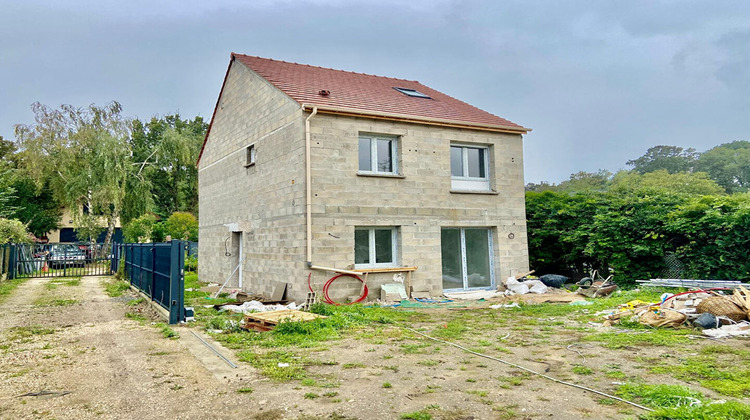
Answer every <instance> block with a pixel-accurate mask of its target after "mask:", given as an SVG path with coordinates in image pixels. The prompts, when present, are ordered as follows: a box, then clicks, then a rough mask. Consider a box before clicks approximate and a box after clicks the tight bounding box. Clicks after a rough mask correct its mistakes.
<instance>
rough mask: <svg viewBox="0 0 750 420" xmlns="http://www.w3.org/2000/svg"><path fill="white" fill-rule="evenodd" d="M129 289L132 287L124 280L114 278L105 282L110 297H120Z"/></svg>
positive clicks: (105, 288) (105, 289)
mask: <svg viewBox="0 0 750 420" xmlns="http://www.w3.org/2000/svg"><path fill="white" fill-rule="evenodd" d="M128 289H130V284H128V283H126V282H124V281H122V280H115V279H112V280H109V281H107V282H105V283H104V291H105V292H106V293H107V295H109V297H120V296H122V295H123V294H124V293H125V291H126V290H128Z"/></svg>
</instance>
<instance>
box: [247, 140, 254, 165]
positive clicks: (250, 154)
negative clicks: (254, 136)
mask: <svg viewBox="0 0 750 420" xmlns="http://www.w3.org/2000/svg"><path fill="white" fill-rule="evenodd" d="M246 150H247V151H246V153H247V155H246V158H245V166H252V165H255V145H254V144H251V145H250V146H247V149H246Z"/></svg>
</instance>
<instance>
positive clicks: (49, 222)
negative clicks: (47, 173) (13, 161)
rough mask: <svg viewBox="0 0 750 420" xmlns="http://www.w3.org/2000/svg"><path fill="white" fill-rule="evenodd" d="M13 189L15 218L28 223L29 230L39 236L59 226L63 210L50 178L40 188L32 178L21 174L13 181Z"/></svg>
mask: <svg viewBox="0 0 750 420" xmlns="http://www.w3.org/2000/svg"><path fill="white" fill-rule="evenodd" d="M13 189H14V190H15V210H14V211H13V213H12V215H13V218H15V219H18V220H20V221H21V222H23V223H24V224H26V225H27V227H28V229H29V231H31V233H33V234H34V235H35V236H37V237H39V236H44V235H46V234H47V233H48V232H50V231H52V230H55V229H58V228H59V226H60V217H61V216H62V210H61V208H60V203H59V202H58V201H57V200H56V199H55V195H54V193H53V191H52V186H51V184H50V181H49V180H48V179H47V180H44V181H43V183H42V186H41V188H38V187H37V185H36V183H35V182H34V180H33V179H32V178H30V177H28V176H24V175H22V174H21V175H19V176H17V177H16V179H15V182H13Z"/></svg>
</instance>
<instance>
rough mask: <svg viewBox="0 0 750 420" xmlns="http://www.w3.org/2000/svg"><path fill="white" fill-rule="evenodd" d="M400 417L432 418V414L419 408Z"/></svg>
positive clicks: (427, 419)
mask: <svg viewBox="0 0 750 420" xmlns="http://www.w3.org/2000/svg"><path fill="white" fill-rule="evenodd" d="M399 418H400V419H406V420H431V419H432V415H431V414H430V413H428V412H426V411H424V410H419V411H414V412H412V413H404V414H402V415H401V416H400V417H399Z"/></svg>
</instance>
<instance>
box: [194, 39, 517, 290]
mask: <svg viewBox="0 0 750 420" xmlns="http://www.w3.org/2000/svg"><path fill="white" fill-rule="evenodd" d="M528 131H529V129H527V128H524V127H522V126H519V125H517V124H514V123H512V122H510V121H507V120H505V119H502V118H500V117H496V116H494V115H492V114H489V113H486V112H484V111H481V110H479V109H477V108H474V107H472V106H470V105H468V104H465V103H463V102H460V101H458V100H456V99H454V98H451V97H449V96H447V95H444V94H442V93H440V92H438V91H435V90H433V89H430V88H428V87H426V86H424V85H421V84H419V83H418V82H414V81H407V80H402V79H393V78H386V77H379V76H371V75H364V74H360V73H351V72H343V71H339V70H332V69H324V68H320V67H311V66H305V65H300V64H295V63H286V62H281V61H275V60H268V59H262V58H258V57H250V56H244V55H239V54H232V59H231V62H230V65H229V69H228V71H227V75H226V78H225V80H224V85H223V87H222V91H221V94H220V97H219V100H218V102H217V105H216V109H215V111H214V115H213V118H212V122H211V126H210V128H209V132H208V134H207V136H206V141H205V143H204V147H203V150H202V152H201V157H200V159H199V164H198V171H199V172H198V173H199V178H198V179H199V197H200V198H199V205H200V215H201V216H200V220H199V223H200V229H199V237H200V243H201V246H200V249H199V260H200V262H201V263H200V264H199V276H200V278H201V279H202V280H204V281H211V282H217V283H224V282H225V281H227V280H228V284H229V286H230V287H236V288H241V289H244V290H247V291H250V292H254V293H265V294H269V293H271V291H272V290H274V289H275V288H276V287H278V286H279V285H280V284H283V283H286V284H287V296H288V297H289V298H291V299H296V300H301V299H304V297H305V294H306V293H307V291H308V287H309V286H308V276H309V277H310V280H311V283H312V284H313V286H314V289H316V290H319V288H320V286H321V285H322V284H323V283H325V282H326V281H327V280H328V279H329V278H330V277H332V276H333V275H334V274H335V272H337V271H339V272H342V271H343V272H346V271H355V272H360V273H363V274H362V275H361V277H364V276H365V275H364V273H367V285H368V287H369V289H370V297H371V298H375V297H379V296H380V292H379V286H380V285H382V284H384V283H393V281H394V275H401V276H402V277H401V278H403V275H402V274H399V273H400V272H402V271H403V273H405V274H407V276H408V279H409V281H408V283H409V285H410V286H413V288H414V289H415V290H426V291H429V293H430V295H432V296H439V295H441V294H442V293H443V291H445V290H451V291H454V290H471V289H492V288H495V287H496V284H498V283H499V281H500V279H501V278H503V277H507V276H510V275H514V274H518V273H521V272H525V271H528V250H527V240H526V221H525V205H524V181H523V139H522V136H523V134H525V133H527V132H528ZM308 156H309V157H308ZM311 267H312V268H311ZM317 267H322V268H317ZM397 280H400V278H397ZM334 289H335V290H334ZM360 290H361V285H360V284H359V282H356V281H352V280H351V279H349V280H341V281H338V282H337V284H336V286H332V288H331V297H332V298H334V299H339V300H341V299H344V298H345V297H348V296H357V295H358V294H359V292H360Z"/></svg>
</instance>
